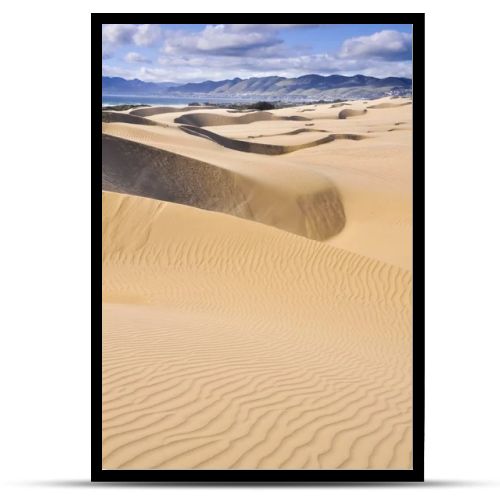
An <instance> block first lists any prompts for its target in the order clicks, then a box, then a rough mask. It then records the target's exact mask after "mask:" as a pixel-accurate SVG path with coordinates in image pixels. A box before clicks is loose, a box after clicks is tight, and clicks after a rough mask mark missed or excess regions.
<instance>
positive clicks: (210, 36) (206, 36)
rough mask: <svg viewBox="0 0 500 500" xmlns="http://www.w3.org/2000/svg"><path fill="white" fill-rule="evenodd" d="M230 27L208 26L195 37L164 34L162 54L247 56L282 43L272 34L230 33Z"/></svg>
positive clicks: (178, 33) (263, 32)
mask: <svg viewBox="0 0 500 500" xmlns="http://www.w3.org/2000/svg"><path fill="white" fill-rule="evenodd" d="M233 26H246V25H227V24H217V25H208V26H206V27H205V28H204V29H203V30H202V31H201V32H199V33H186V32H184V31H177V32H171V33H169V34H167V36H166V38H167V40H166V43H165V47H164V52H165V53H166V54H178V53H185V54H197V53H198V54H199V53H207V54H210V53H212V54H217V55H219V56H237V55H250V54H251V53H255V52H256V51H257V50H258V49H262V48H266V47H274V46H278V45H280V44H281V43H282V42H281V40H279V39H278V38H276V37H275V35H274V33H273V32H272V31H269V30H266V31H251V30H249V31H247V30H236V31H235V30H234V29H233Z"/></svg>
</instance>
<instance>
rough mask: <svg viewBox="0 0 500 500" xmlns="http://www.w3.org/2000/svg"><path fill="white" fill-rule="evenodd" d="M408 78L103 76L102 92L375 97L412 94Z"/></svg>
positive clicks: (291, 96) (215, 95)
mask: <svg viewBox="0 0 500 500" xmlns="http://www.w3.org/2000/svg"><path fill="white" fill-rule="evenodd" d="M411 88H412V81H411V79H409V78H399V77H388V78H375V77H372V76H364V75H355V76H342V75H330V76H321V75H314V74H312V75H303V76H299V77H297V78H285V77H281V76H267V77H261V78H246V79H241V78H233V79H232V80H221V81H216V82H215V81H212V80H207V81H205V82H200V83H186V84H178V83H173V82H161V83H154V82H143V81H142V80H137V79H134V80H125V79H124V78H118V77H107V76H103V77H102V93H103V95H129V96H163V97H189V98H209V97H229V98H231V97H234V98H259V99H272V100H276V99H281V100H287V99H291V100H300V99H338V98H341V99H373V98H377V97H382V96H384V95H410V94H411Z"/></svg>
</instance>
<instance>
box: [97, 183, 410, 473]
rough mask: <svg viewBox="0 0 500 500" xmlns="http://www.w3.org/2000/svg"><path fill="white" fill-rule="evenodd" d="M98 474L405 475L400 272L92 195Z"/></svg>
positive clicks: (404, 326)
mask: <svg viewBox="0 0 500 500" xmlns="http://www.w3.org/2000/svg"><path fill="white" fill-rule="evenodd" d="M103 301H104V303H103V401H102V404H103V434H102V437H103V457H104V458H103V467H105V468H111V469H113V468H120V469H135V468H148V469H155V468H157V469H179V468H181V469H185V468H188V469H220V468H224V469H296V468H306V469H332V468H344V469H359V468H362V469H365V468H395V469H407V468H410V467H411V453H412V432H411V429H412V426H411V419H412V413H411V403H412V395H411V306H412V298H411V274H410V273H409V272H406V271H403V270H402V269H400V268H398V267H395V266H391V265H388V264H384V263H382V262H380V261H377V260H375V259H370V258H366V257H363V256H360V255H357V254H354V253H352V252H348V251H345V250H340V249H337V248H334V247H332V246H331V245H325V244H322V243H318V242H315V241H312V240H309V239H306V238H302V237H300V236H295V235H293V234H290V233H287V232H285V231H280V230H278V229H276V228H274V227H270V226H266V225H262V224H256V223H254V222H251V221H245V220H241V219H238V218H235V217H231V216H227V215H224V214H220V213H214V212H207V211H204V210H199V209H196V208H192V207H189V206H182V205H176V204H172V203H165V202H161V201H157V200H152V199H146V198H140V197H135V196H129V195H124V194H119V193H108V192H105V193H103Z"/></svg>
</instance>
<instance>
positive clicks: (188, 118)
mask: <svg viewBox="0 0 500 500" xmlns="http://www.w3.org/2000/svg"><path fill="white" fill-rule="evenodd" d="M267 120H291V121H308V122H309V121H311V119H310V118H306V117H305V116H295V115H291V116H282V115H274V114H273V113H269V112H266V111H256V112H254V113H249V114H244V115H242V116H227V115H219V114H216V113H191V114H187V115H182V116H179V117H177V118H176V119H175V120H174V122H175V123H180V124H182V125H192V126H195V127H217V126H220V125H239V124H248V123H253V122H258V121H267Z"/></svg>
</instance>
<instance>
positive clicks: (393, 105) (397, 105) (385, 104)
mask: <svg viewBox="0 0 500 500" xmlns="http://www.w3.org/2000/svg"><path fill="white" fill-rule="evenodd" d="M409 105H411V102H409V101H407V102H401V103H392V102H381V103H379V104H374V105H373V106H368V108H370V109H387V108H400V107H401V106H409Z"/></svg>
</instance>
